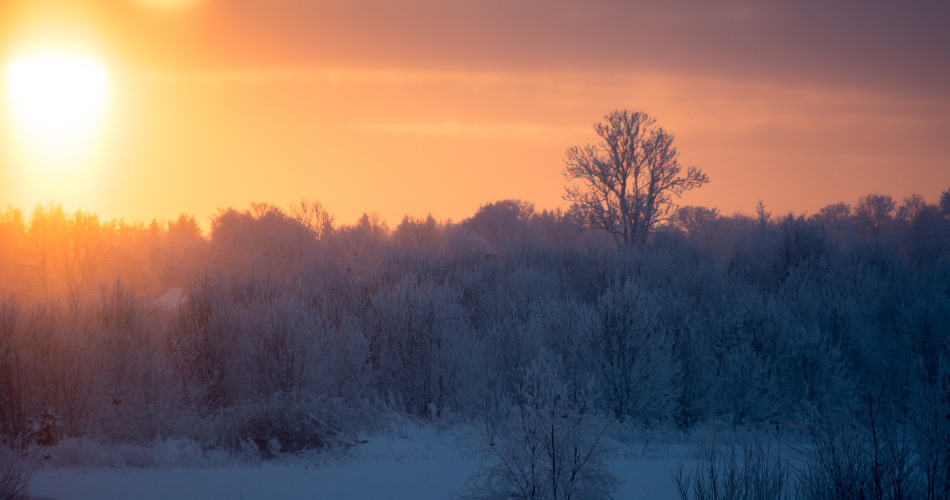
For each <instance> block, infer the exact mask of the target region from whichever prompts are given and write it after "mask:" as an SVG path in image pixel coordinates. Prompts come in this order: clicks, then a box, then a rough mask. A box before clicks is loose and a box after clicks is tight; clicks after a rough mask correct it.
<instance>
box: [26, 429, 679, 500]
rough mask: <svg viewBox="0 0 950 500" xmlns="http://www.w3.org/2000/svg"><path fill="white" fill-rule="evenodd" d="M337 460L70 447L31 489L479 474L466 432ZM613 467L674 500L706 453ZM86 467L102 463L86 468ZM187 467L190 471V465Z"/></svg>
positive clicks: (227, 492) (204, 498) (367, 443)
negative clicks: (684, 475)
mask: <svg viewBox="0 0 950 500" xmlns="http://www.w3.org/2000/svg"><path fill="white" fill-rule="evenodd" d="M358 441H360V442H359V443H357V444H355V446H352V447H350V448H349V449H347V450H345V452H337V453H335V454H333V455H332V456H331V455H327V454H320V455H316V454H315V455H311V456H304V457H297V458H284V459H279V460H276V461H266V462H256V463H255V462H253V461H248V460H237V459H234V458H233V457H231V458H228V457H225V456H223V455H222V456H214V455H207V454H200V452H198V451H197V450H195V451H194V453H195V454H197V455H200V456H194V455H190V454H189V451H188V447H187V446H184V445H183V444H181V443H177V444H176V443H173V444H166V445H164V446H157V447H152V448H149V449H147V450H146V449H141V448H128V447H127V448H112V449H106V448H103V447H101V446H95V445H89V444H80V443H72V444H71V445H70V444H66V445H60V447H58V448H57V449H56V450H54V451H53V453H54V454H55V456H53V457H52V458H51V459H48V460H47V461H46V462H47V463H48V464H49V463H53V465H47V466H45V467H43V468H40V469H38V470H36V471H35V472H34V474H33V479H32V482H31V491H32V493H33V494H34V495H35V497H36V498H38V499H57V500H132V499H147V500H160V499H161V500H166V499H182V500H186V499H195V500H199V499H201V500H225V499H228V500H230V499H284V498H286V499H346V498H349V499H393V500H398V499H405V500H425V499H433V500H435V499H440V500H442V499H450V498H452V496H453V492H458V491H459V490H460V489H461V488H462V485H463V484H464V483H465V480H466V479H467V478H468V477H469V476H471V475H472V473H473V472H475V471H476V470H477V469H478V467H479V463H480V462H479V461H478V459H477V457H475V456H474V453H473V451H474V450H475V448H476V446H477V442H478V440H477V439H476V438H474V437H473V436H472V433H470V432H466V431H464V430H461V429H460V428H458V427H455V428H451V429H448V430H441V431H440V430H437V429H433V428H432V427H428V426H425V427H417V426H406V427H404V428H402V429H400V431H399V432H395V433H393V434H392V435H377V436H362V437H361V438H360V439H358ZM616 445H617V450H616V452H615V453H614V456H613V460H612V464H611V468H612V470H613V471H614V473H616V474H617V476H618V477H619V478H620V479H621V480H622V481H624V484H623V485H622V486H621V488H620V490H619V492H618V498H623V499H635V500H639V499H644V500H645V499H657V500H660V499H662V500H667V499H668V500H674V499H676V498H678V497H677V495H676V492H675V489H674V485H673V481H672V475H671V474H672V473H675V471H676V470H677V468H678V467H679V464H680V463H683V464H684V469H685V470H686V471H687V472H689V471H691V470H692V469H693V468H694V467H695V465H696V460H695V458H694V457H695V456H696V448H695V447H694V446H692V445H685V444H659V445H657V444H652V443H651V442H650V441H647V444H644V442H643V441H642V440H641V442H639V443H627V444H619V443H616ZM77 462H85V463H94V464H96V465H95V466H88V465H87V466H76V465H75V463H77ZM182 463H185V464H187V466H181V465H180V464H182Z"/></svg>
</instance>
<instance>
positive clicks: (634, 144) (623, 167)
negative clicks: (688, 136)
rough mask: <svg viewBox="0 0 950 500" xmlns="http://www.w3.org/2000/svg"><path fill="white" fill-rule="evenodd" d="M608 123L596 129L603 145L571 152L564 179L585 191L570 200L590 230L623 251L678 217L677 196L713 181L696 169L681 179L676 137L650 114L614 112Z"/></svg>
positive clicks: (572, 192)
mask: <svg viewBox="0 0 950 500" xmlns="http://www.w3.org/2000/svg"><path fill="white" fill-rule="evenodd" d="M605 119H606V120H607V123H598V124H596V125H594V129H595V130H596V131H597V135H599V136H600V137H601V138H602V139H603V141H602V142H600V143H599V144H597V145H590V144H588V145H587V146H584V147H577V146H575V147H572V148H571V149H569V150H567V158H566V159H565V160H564V163H565V168H564V177H565V179H566V180H567V181H568V182H572V181H575V180H580V181H581V182H582V185H577V184H572V185H569V186H567V187H566V188H565V189H566V191H567V192H566V194H565V195H564V199H565V200H568V201H572V202H574V203H575V206H576V207H577V209H578V210H579V211H580V213H581V214H582V216H583V218H584V222H585V223H586V224H587V225H588V226H592V227H600V228H602V229H604V230H606V231H607V232H608V233H610V234H613V235H614V239H615V240H616V241H617V244H618V245H619V244H621V242H623V244H626V245H633V244H637V243H639V242H642V241H643V239H644V238H645V237H646V235H647V233H649V232H650V231H651V230H652V229H653V228H655V227H656V226H657V224H658V223H659V222H662V221H665V220H668V219H669V218H670V217H672V215H673V214H674V213H675V209H676V205H674V204H673V200H672V195H676V196H680V195H681V194H682V193H683V192H684V191H687V190H689V189H693V188H697V187H700V186H702V185H703V184H705V183H707V182H709V178H708V177H707V176H706V174H704V173H703V172H702V170H700V169H698V168H696V167H687V169H686V175H680V172H681V171H682V169H683V167H682V165H680V163H679V160H678V159H677V158H678V156H679V152H678V151H677V150H676V148H675V147H673V137H674V136H673V134H671V133H670V132H667V131H666V130H664V129H663V128H661V127H656V126H655V124H656V119H654V118H652V117H650V116H649V115H647V114H646V113H643V112H640V111H638V112H630V111H626V110H622V111H614V112H612V113H610V114H608V115H607V116H605Z"/></svg>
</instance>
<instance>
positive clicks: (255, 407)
mask: <svg viewBox="0 0 950 500" xmlns="http://www.w3.org/2000/svg"><path fill="white" fill-rule="evenodd" d="M757 210H758V213H757V216H756V217H748V216H743V215H733V216H722V215H721V214H719V213H718V211H717V210H716V209H710V208H704V207H690V206H683V207H679V209H678V210H677V211H676V212H675V215H674V216H672V217H670V218H669V220H668V221H667V222H665V223H663V224H661V225H658V226H657V227H655V228H654V229H653V230H652V231H651V232H650V233H649V235H648V237H646V238H644V239H643V241H642V242H640V243H639V244H636V245H622V244H618V243H617V240H616V239H615V238H612V237H611V236H610V235H609V234H608V233H606V232H605V231H602V230H600V229H597V228H590V227H586V226H587V225H586V224H585V223H584V221H583V220H582V219H583V217H582V216H581V215H579V214H578V211H577V210H575V209H572V210H568V211H561V210H554V211H549V210H542V211H540V212H538V211H536V210H535V208H534V206H533V205H532V204H531V203H528V202H524V201H519V200H504V201H498V202H495V203H488V204H485V205H483V206H482V207H481V208H480V209H479V210H478V211H477V212H476V213H475V214H474V215H473V216H472V217H470V218H467V219H465V220H462V221H460V222H452V221H436V220H435V219H434V218H433V217H431V216H430V217H427V218H424V219H422V218H412V217H408V216H407V217H405V218H404V219H403V220H402V221H401V222H400V223H399V224H398V225H396V226H395V227H394V228H390V227H389V226H388V225H387V224H386V223H385V222H383V221H381V220H380V219H379V217H378V216H374V215H371V214H364V215H363V217H361V218H360V219H359V220H358V221H357V222H356V223H354V224H338V223H337V222H336V220H335V218H334V217H333V215H332V214H331V213H330V212H329V211H328V210H327V209H326V208H324V207H322V206H321V205H320V204H319V203H317V202H306V201H304V202H301V203H300V204H299V205H295V206H292V207H290V208H288V209H283V208H280V207H277V206H274V205H270V204H254V205H252V207H251V208H250V209H245V210H239V209H234V208H228V209H224V210H220V211H219V212H218V213H217V214H216V215H215V216H213V217H212V218H211V219H210V230H209V231H208V232H207V234H206V235H205V234H204V232H203V231H202V229H201V228H200V226H199V225H198V223H197V221H196V220H195V219H194V218H193V217H189V216H187V215H182V216H181V217H180V218H178V219H177V220H174V221H167V222H165V221H154V220H153V221H152V222H151V223H150V224H148V225H144V224H140V223H132V224H130V223H126V222H124V221H121V220H120V221H115V220H113V221H107V222H100V221H99V220H98V217H97V216H96V215H95V214H90V213H86V212H82V211H76V212H73V213H67V212H65V211H64V210H63V209H62V208H61V207H60V206H58V205H54V204H52V203H50V204H46V205H38V206H37V207H35V208H34V210H33V211H32V212H31V213H30V214H29V216H28V217H27V216H24V214H23V213H22V212H20V211H19V210H17V209H12V208H7V210H6V211H5V212H3V214H2V217H0V221H2V222H0V245H2V246H0V256H2V257H0V266H2V267H0V273H2V274H0V276H2V288H3V290H4V294H3V297H2V299H0V434H2V436H3V438H2V439H3V442H4V443H5V445H6V446H7V447H11V448H14V449H23V448H26V447H30V446H50V445H54V444H55V443H56V442H57V441H59V440H61V439H64V438H66V437H75V436H82V437H86V438H90V439H92V438H94V439H100V440H103V441H106V442H135V443H148V442H152V441H155V440H160V439H163V438H166V437H169V436H180V437H187V438H189V439H194V440H195V441H196V442H199V443H201V445H202V446H203V447H207V448H224V449H232V450H236V451H241V450H244V451H247V450H248V449H250V450H253V452H254V453H258V454H259V455H260V456H261V457H262V458H264V459H267V458H269V457H273V456H276V455H277V454H281V453H294V452H299V451H301V450H305V449H319V448H324V447H331V446H333V445H334V442H335V440H337V439H339V438H340V436H344V435H346V434H347V433H348V432H352V431H353V430H355V429H372V428H373V426H374V425H376V422H377V421H378V420H379V419H380V418H382V417H381V415H384V414H386V413H387V412H393V411H394V412H398V413H401V414H406V415H410V416H412V417H414V418H418V419H422V420H425V421H447V422H458V421H466V422H476V423H478V425H480V426H482V428H483V429H486V430H487V431H486V432H488V433H489V434H490V435H492V436H494V435H498V436H504V435H505V433H506V432H510V425H509V424H510V422H511V421H512V418H513V417H512V415H511V410H510V408H512V407H515V408H522V409H524V408H525V407H526V406H525V405H527V404H528V403H529V402H531V401H534V402H535V403H538V404H541V403H539V402H540V401H547V403H544V404H547V405H551V404H554V405H555V406H557V405H558V404H561V405H563V404H564V403H563V402H562V403H557V401H559V399H558V398H552V397H550V395H551V394H555V395H558V394H560V395H561V396H563V398H564V399H565V400H568V401H572V403H571V404H569V405H567V406H566V408H567V409H566V410H565V411H568V410H570V411H571V412H574V413H571V414H572V415H575V416H577V415H580V417H584V418H581V420H584V421H585V422H586V421H587V420H585V419H586V418H587V416H590V417H594V416H596V417H597V419H598V420H596V421H597V422H600V423H601V424H598V425H607V426H618V425H619V426H641V427H664V428H671V429H678V430H680V431H684V432H688V430H689V429H691V428H694V427H696V426H699V425H703V424H704V423H708V422H719V423H722V424H724V425H727V426H731V427H732V428H745V429H758V430H762V431H763V432H767V433H779V434H780V433H782V432H784V431H787V430H788V429H796V430H797V432H802V433H805V435H807V436H810V438H811V439H812V440H813V443H814V447H815V449H816V450H818V451H824V452H825V453H824V454H822V453H818V454H817V455H816V457H817V458H814V459H813V460H812V462H813V463H811V464H810V466H809V467H808V468H807V469H806V472H805V473H803V474H804V476H807V478H810V479H809V481H810V482H808V481H802V483H803V484H805V483H807V484H808V485H810V487H812V488H813V489H814V490H815V491H814V492H812V493H813V495H812V496H805V497H803V498H832V497H835V496H834V495H832V494H831V493H829V492H838V493H842V492H845V491H863V492H864V493H861V494H857V493H856V494H855V495H857V496H851V497H848V498H933V499H936V498H947V494H948V491H950V190H948V191H947V192H944V193H943V196H942V197H941V198H940V200H939V202H938V203H937V204H931V203H928V202H927V201H926V200H924V199H923V198H922V197H920V196H916V195H915V196H911V197H909V198H907V199H905V200H903V202H902V203H900V204H898V203H897V202H896V201H895V200H893V199H892V198H891V197H889V196H887V195H877V194H874V195H868V196H865V197H863V198H861V199H860V200H858V201H857V202H856V203H855V204H854V205H853V206H852V205H849V204H847V203H838V204H834V205H830V206H827V207H825V208H823V209H821V210H820V211H818V212H817V213H815V214H810V215H806V214H801V215H795V214H788V215H785V216H773V215H772V214H770V213H769V212H768V211H767V209H766V206H765V205H763V204H762V203H760V204H759V207H758V209H757ZM173 288H181V289H183V290H184V295H183V297H182V298H181V300H180V301H179V302H178V303H177V304H171V305H169V304H167V303H163V302H161V301H156V298H157V297H159V296H161V295H162V294H164V293H165V292H166V291H167V290H169V289H173ZM532 374H533V375H532ZM532 377H533V378H532ZM531 380H534V381H535V383H534V385H532V384H531V383H530V382H531ZM545 380H546V382H545V383H543V384H542V383H540V382H539V381H545ZM531 387H534V389H531ZM552 387H553V389H552ZM542 389H543V391H547V392H545V393H544V394H547V396H544V397H542V396H543V395H542V394H541V393H540V392H538V391H542ZM532 391H534V392H532ZM543 391H542V392H543ZM551 391H554V393H551ZM558 391H560V392H558ZM552 401H554V403H552ZM542 406H543V405H542ZM542 409H543V408H542ZM578 412H579V413H578ZM541 413H543V412H541ZM555 413H556V412H555ZM522 414H523V412H522ZM565 415H566V414H565ZM580 417H579V418H580ZM565 418H566V417H565ZM519 422H521V424H525V422H526V421H525V420H524V419H522V420H520V421H519ZM506 426H508V427H506ZM605 428H606V427H605ZM506 429H507V430H506ZM595 437H596V436H595ZM595 441H596V439H595ZM589 451H591V452H593V451H596V450H595V449H594V448H591V449H590V450H589ZM714 462H715V460H713V463H714ZM747 462H749V461H748V460H747ZM733 465H735V464H733ZM489 472H490V471H489ZM489 476H491V474H489ZM804 476H803V477H804ZM6 477H11V475H10V474H7V475H6ZM591 477H594V476H591ZM489 479H491V480H495V479H497V477H495V476H491V477H489ZM591 481H594V482H596V483H597V484H601V485H604V484H607V485H608V486H609V481H607V480H606V479H604V478H600V479H599V480H598V479H596V478H594V479H591ZM605 481H606V482H605ZM697 481H698V479H697ZM488 482H491V481H488ZM686 482H687V489H688V482H689V480H688V479H687V480H686ZM486 484H487V483H486ZM482 486H485V485H484V484H483V485H482ZM700 486H701V485H699V484H698V483H697V485H696V488H699V487H700ZM835 488H837V489H835ZM696 491H699V490H698V489H697V490H696ZM476 493H477V491H476ZM871 493H874V494H873V495H872V494H871ZM683 494H684V495H687V496H685V497H684V498H687V497H688V494H689V492H688V491H686V492H685V493H683ZM473 495H474V493H473ZM829 495H830V496H829ZM475 497H478V496H477V495H476V496H473V498H475ZM478 498H481V497H478ZM538 498H541V497H538ZM557 498H561V497H557ZM776 498H782V497H776ZM837 498H845V497H844V496H837Z"/></svg>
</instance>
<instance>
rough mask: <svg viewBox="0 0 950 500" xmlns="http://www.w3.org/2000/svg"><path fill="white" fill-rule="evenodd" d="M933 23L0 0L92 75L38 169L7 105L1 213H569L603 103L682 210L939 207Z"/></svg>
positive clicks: (28, 41)
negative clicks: (295, 207) (632, 131)
mask: <svg viewBox="0 0 950 500" xmlns="http://www.w3.org/2000/svg"><path fill="white" fill-rule="evenodd" d="M947 26H950V3H947V2H944V1H912V2H891V1H887V2H885V1H877V0H865V1H782V2H779V1H763V0H756V1H752V0H739V1H734V2H728V1H727V2H706V1H701V0H682V1H675V0H674V1H659V0H657V1H636V0H634V1H631V0H626V1H624V0H587V1H575V0H546V1H541V0H403V1H395V0H309V1H308V0H88V1H81V0H71V1H67V0H58V1H57V0H30V1H26V0H7V1H5V2H4V3H3V6H0V58H2V61H3V65H4V66H7V64H8V63H9V62H10V61H15V60H16V59H17V58H18V57H20V56H21V55H22V54H26V53H30V51H31V50H35V49H36V48H37V47H51V46H55V47H65V48H68V49H70V50H75V51H80V52H81V53H83V54H86V55H88V56H89V57H92V58H95V60H97V61H100V62H101V64H102V65H103V66H104V67H105V69H106V71H107V73H108V89H109V90H108V101H107V104H106V107H105V109H104V111H103V116H102V118H101V120H99V121H98V122H96V123H97V125H96V126H95V127H94V128H95V133H90V134H89V135H88V137H87V139H84V141H85V143H84V146H83V147H82V148H79V149H77V150H76V151H75V152H71V153H70V154H69V155H66V156H68V159H67V160H63V159H60V160H58V162H57V163H56V164H55V165H52V164H51V163H50V162H49V161H47V160H44V159H42V158H41V156H42V155H39V156H38V153H36V151H32V150H30V149H29V148H28V147H27V146H25V145H24V139H23V137H22V134H21V133H20V131H19V130H18V127H19V125H17V122H16V121H15V120H14V119H12V118H10V116H11V111H10V109H11V108H12V107H13V105H12V104H11V102H12V101H11V100H10V99H4V100H3V103H2V104H0V111H2V112H3V115H4V116H5V118H4V119H3V121H2V124H0V205H2V206H5V205H7V204H10V205H13V206H15V207H20V208H24V209H26V210H29V208H31V207H32V206H34V205H35V204H36V203H38V202H46V201H48V200H53V201H55V202H57V203H62V204H63V206H64V208H66V209H67V210H75V209H77V208H82V209H84V210H87V211H92V212H96V213H98V214H100V217H101V218H103V219H111V218H125V219H126V220H129V221H131V220H139V221H149V220H151V219H152V218H159V219H162V218H164V219H172V218H175V217H177V215H178V214H180V213H188V214H193V215H195V216H196V218H197V219H198V220H199V221H202V223H203V225H205V226H206V227H207V220H208V217H210V216H212V215H213V214H214V213H216V211H217V210H218V209H219V208H224V207H229V206H232V207H237V208H243V207H248V206H249V204H250V203H251V202H270V203H274V204H277V205H280V206H287V205H289V204H290V203H293V202H295V201H299V200H300V199H301V198H307V199H310V200H319V201H320V202H322V203H323V204H324V206H325V207H327V208H328V209H329V210H330V211H331V212H333V213H335V214H336V215H337V220H338V221H339V222H353V221H355V220H356V219H357V217H358V216H359V215H360V214H362V213H363V212H364V211H365V212H377V213H379V214H380V215H381V216H382V217H383V218H384V219H385V220H387V221H389V222H390V223H391V224H394V223H398V221H399V220H400V219H401V218H402V217H403V216H404V215H406V214H408V215H411V216H417V217H418V216H425V215H426V214H428V213H431V214H432V215H434V216H435V217H436V218H438V219H446V218H451V219H453V220H460V219H464V218H466V217H469V216H471V215H472V214H473V213H474V212H475V211H476V210H477V209H478V207H479V206H480V205H482V204H484V203H487V202H492V201H497V200H501V199H507V198H518V199H525V200H528V201H531V202H534V203H535V204H536V206H537V208H538V209H542V208H555V207H566V206H567V202H565V201H564V200H563V199H562V195H563V193H564V184H565V180H564V178H563V175H562V171H563V167H564V163H563V162H564V153H565V151H566V150H567V149H568V148H569V147H571V146H578V145H584V144H587V143H595V142H597V140H598V137H597V136H596V134H595V133H594V129H593V125H594V124H595V123H597V122H600V121H603V117H604V115H605V114H607V113H608V112H610V111H613V110H617V109H629V110H634V111H645V112H647V113H648V114H650V115H652V116H653V117H655V118H656V119H657V123H658V125H660V126H662V127H664V128H666V129H667V130H670V131H672V132H673V133H675V134H676V140H675V143H674V145H675V146H676V147H677V148H678V150H679V151H680V153H681V156H680V161H681V163H683V164H684V165H694V166H697V167H699V168H701V169H703V171H704V172H706V173H707V174H708V175H709V177H710V179H711V182H710V183H709V184H707V185H705V186H703V187H702V188H700V189H697V190H694V191H691V192H688V193H687V194H685V195H684V196H683V198H681V199H680V200H678V202H679V203H681V204H689V205H704V206H709V207H717V208H719V209H720V211H721V212H722V213H723V214H732V213H734V212H741V213H746V214H750V213H752V212H753V210H754V207H755V204H756V202H757V201H758V200H760V199H761V200H762V201H763V202H764V203H765V204H766V205H767V207H768V208H769V210H771V211H772V212H773V213H774V214H783V213H787V212H789V211H793V212H795V213H802V212H806V213H814V212H815V211H817V210H818V209H820V208H821V207H823V206H825V205H827V204H831V203H836V202H839V201H844V202H848V203H854V202H856V201H857V199H858V198H859V197H861V196H863V195H866V194H870V193H882V194H889V195H891V196H893V197H895V198H897V199H902V198H903V197H906V196H909V195H910V194H911V193H919V194H922V195H924V196H925V197H926V198H927V199H928V200H929V201H931V202H934V201H936V200H937V198H938V197H939V195H940V193H941V192H942V191H945V190H947V189H948V188H950V140H948V137H950V30H948V29H946V27H947ZM8 80H9V78H8ZM9 86H10V85H9V82H7V84H6V87H9ZM8 93H9V92H8ZM31 151H32V152H31Z"/></svg>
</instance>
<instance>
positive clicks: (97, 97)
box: [6, 49, 109, 161]
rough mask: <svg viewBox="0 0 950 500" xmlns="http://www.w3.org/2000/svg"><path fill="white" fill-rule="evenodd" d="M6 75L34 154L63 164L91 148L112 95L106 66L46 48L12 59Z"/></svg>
mask: <svg viewBox="0 0 950 500" xmlns="http://www.w3.org/2000/svg"><path fill="white" fill-rule="evenodd" d="M6 77H7V78H6V88H7V99H8V108H9V110H10V113H11V118H12V121H13V124H14V129H15V131H16V132H17V135H18V136H19V137H20V139H21V141H22V142H23V145H24V146H26V148H27V149H28V150H29V151H30V152H31V153H32V154H33V155H38V156H40V157H43V158H44V159H49V160H56V161H60V160H65V159H67V158H69V157H71V156H73V155H75V154H76V153H77V152H78V151H80V150H82V149H85V148H86V147H88V146H89V145H90V142H91V141H92V140H93V139H94V137H95V135H96V134H97V132H98V130H99V128H100V127H101V125H102V121H103V117H104V115H105V110H106V105H107V102H108V96H109V78H108V73H107V72H106V69H105V67H104V66H103V65H102V64H100V63H99V62H98V61H96V60H95V59H94V58H92V57H90V56H88V55H85V54H83V53H79V52H71V51H67V50H54V49H45V50H38V51H35V52H31V53H28V54H26V55H23V56H21V57H18V58H16V59H14V60H13V61H11V62H10V63H9V65H8V66H7V75H6Z"/></svg>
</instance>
